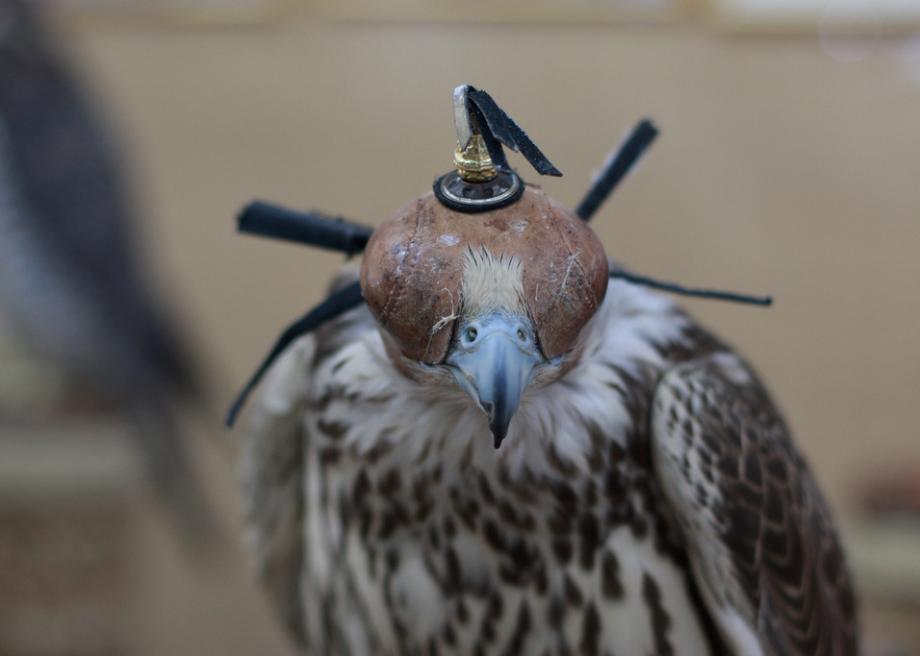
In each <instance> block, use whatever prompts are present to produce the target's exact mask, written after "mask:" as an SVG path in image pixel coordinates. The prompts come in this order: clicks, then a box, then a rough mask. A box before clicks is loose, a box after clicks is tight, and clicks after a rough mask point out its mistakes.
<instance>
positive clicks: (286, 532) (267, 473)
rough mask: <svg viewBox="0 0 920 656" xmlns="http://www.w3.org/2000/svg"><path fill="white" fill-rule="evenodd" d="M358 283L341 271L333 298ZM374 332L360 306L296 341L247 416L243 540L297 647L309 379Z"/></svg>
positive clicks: (350, 271)
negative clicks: (339, 352) (325, 362)
mask: <svg viewBox="0 0 920 656" xmlns="http://www.w3.org/2000/svg"><path fill="white" fill-rule="evenodd" d="M357 279H358V274H357V269H355V268H354V267H350V266H349V267H345V268H344V269H343V271H342V272H341V273H340V274H339V275H338V276H337V277H336V279H335V280H334V281H333V283H332V285H331V288H330V292H335V291H337V290H339V289H342V288H343V287H345V286H347V285H349V284H351V283H352V282H354V281H355V280H357ZM372 327H373V319H372V318H371V316H370V312H368V310H367V307H366V306H365V305H363V304H362V305H361V306H359V307H357V308H355V309H353V310H351V311H349V312H346V313H344V314H343V315H341V316H340V317H339V318H337V319H335V320H333V321H330V322H329V323H328V324H326V325H324V326H322V327H321V328H320V329H319V330H317V331H316V333H314V334H310V335H306V336H305V337H302V338H300V339H299V340H298V341H296V342H294V343H293V344H292V345H291V346H290V347H289V348H288V350H287V351H286V352H285V353H284V354H283V355H282V356H281V357H280V358H279V359H278V361H277V362H275V364H274V365H273V366H272V368H271V370H269V372H268V374H267V375H266V377H265V380H264V381H263V383H262V389H261V392H260V394H259V397H258V398H257V399H256V402H255V403H253V404H252V408H251V410H250V411H249V413H248V417H247V421H246V428H245V438H244V439H245V445H244V454H243V477H242V478H243V499H244V504H245V508H244V510H245V521H246V532H247V539H248V541H249V546H250V547H251V551H252V552H253V553H254V554H255V558H256V565H257V568H258V573H259V578H260V579H261V582H262V584H263V586H264V587H265V589H266V591H267V592H268V595H269V598H270V600H271V602H272V604H273V605H274V606H275V610H276V612H277V613H278V614H279V615H280V616H281V619H282V620H283V622H284V624H285V626H286V627H287V629H288V630H289V631H290V633H291V634H292V635H293V636H294V638H295V640H296V641H297V642H298V644H300V645H301V646H303V645H305V644H306V634H305V628H304V608H303V601H302V597H301V593H300V585H301V572H302V563H303V560H304V557H305V555H306V554H305V544H304V527H305V525H306V521H305V517H304V484H305V481H304V450H305V446H306V444H307V441H308V440H309V439H310V438H309V435H308V432H307V430H306V420H305V417H306V415H307V414H308V413H309V412H310V406H309V398H310V396H309V395H310V391H311V385H312V384H313V381H312V372H313V371H314V370H315V368H316V366H317V364H318V362H319V361H320V360H322V359H323V358H324V357H327V356H328V355H329V354H331V353H333V352H335V351H337V350H338V349H339V348H341V347H342V346H344V345H345V344H347V343H349V342H351V341H353V340H354V339H356V338H357V336H358V335H359V334H360V333H362V332H364V331H366V330H368V329H372Z"/></svg>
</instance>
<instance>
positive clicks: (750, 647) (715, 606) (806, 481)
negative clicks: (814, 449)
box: [651, 351, 858, 656]
mask: <svg viewBox="0 0 920 656" xmlns="http://www.w3.org/2000/svg"><path fill="white" fill-rule="evenodd" d="M651 415H652V416H651V432H652V456H653V463H654V468H655V475H656V478H657V480H658V483H659V485H660V487H661V488H662V491H663V493H664V497H665V499H666V501H667V504H668V506H669V510H670V511H671V514H672V515H673V517H674V518H675V519H676V521H677V524H678V525H679V527H680V530H681V533H682V535H683V538H684V541H685V544H686V548H687V551H688V554H689V556H690V561H691V564H692V568H693V576H694V579H695V580H696V582H697V585H698V586H699V588H700V589H701V592H702V596H703V599H704V603H705V604H706V606H707V608H708V610H709V612H710V614H711V615H712V617H713V619H714V620H715V622H716V625H717V627H718V629H719V631H720V633H721V634H722V636H723V639H724V640H725V641H726V642H727V644H728V645H730V646H731V648H732V651H733V652H734V653H735V654H739V655H740V654H744V655H746V656H754V655H757V654H762V655H764V656H795V655H803V656H804V655H805V654H807V655H809V656H819V655H823V654H827V655H834V656H845V655H846V656H848V655H850V654H854V655H855V654H856V653H857V652H858V638H857V627H856V619H855V616H856V611H855V601H854V594H853V590H852V587H851V583H850V579H849V574H848V572H847V569H846V564H845V562H844V556H843V552H842V549H841V546H840V543H839V540H838V537H837V534H836V531H835V529H834V525H833V520H832V517H831V514H830V511H829V509H828V506H827V504H826V502H825V500H824V498H823V496H822V495H821V492H820V490H819V489H818V486H817V484H816V482H815V480H814V478H813V477H812V474H811V472H810V471H809V470H808V466H807V464H806V463H805V461H804V460H803V458H802V456H801V455H800V454H799V452H798V451H797V450H796V448H795V446H794V445H793V443H792V439H791V437H790V435H789V431H788V429H787V427H786V425H785V422H784V421H783V419H782V417H781V416H780V414H779V412H778V411H777V410H776V408H775V406H774V405H773V403H772V401H771V400H770V398H769V396H768V394H767V392H766V390H765V388H764V387H763V385H762V384H761V383H760V381H759V380H758V379H757V377H756V375H755V374H754V373H753V372H752V371H751V370H750V369H749V368H748V367H747V365H746V364H744V363H743V362H742V361H741V360H740V359H739V358H738V357H737V356H735V355H734V354H732V353H730V352H728V351H721V352H717V353H714V354H712V355H708V356H706V357H702V358H699V359H696V360H692V361H689V362H685V363H683V364H680V365H678V366H676V367H674V368H673V369H671V370H670V371H668V372H667V373H665V375H664V376H663V377H662V379H661V381H660V382H659V384H658V386H657V390H656V393H655V399H654V405H653V409H652V413H651Z"/></svg>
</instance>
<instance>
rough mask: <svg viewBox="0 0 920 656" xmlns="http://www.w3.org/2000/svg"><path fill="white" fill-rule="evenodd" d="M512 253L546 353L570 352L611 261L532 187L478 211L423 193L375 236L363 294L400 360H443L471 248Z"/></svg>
mask: <svg viewBox="0 0 920 656" xmlns="http://www.w3.org/2000/svg"><path fill="white" fill-rule="evenodd" d="M480 246H481V247H485V248H487V249H488V250H489V251H491V252H492V253H494V254H496V255H498V254H504V255H507V256H514V257H517V258H518V259H520V261H521V263H522V267H523V283H524V295H525V302H526V304H527V308H528V311H529V313H530V318H531V319H532V321H533V322H534V327H535V328H536V331H537V336H538V338H539V340H540V346H541V348H542V350H543V354H544V355H545V356H546V357H547V358H553V357H556V356H558V355H562V354H563V353H566V352H567V351H569V350H570V349H571V348H572V347H573V346H574V344H575V340H576V338H577V337H578V334H579V332H580V331H581V328H582V327H583V326H584V325H585V324H586V323H587V322H588V320H589V319H590V318H591V317H592V316H593V315H594V312H595V311H596V310H597V307H598V306H599V305H600V303H601V301H602V300H603V298H604V294H605V292H606V290H607V279H608V268H607V257H606V255H605V254H604V249H603V246H602V245H601V243H600V241H599V240H598V238H597V237H596V236H595V234H594V232H593V231H592V230H591V229H590V228H589V227H588V226H587V225H586V224H585V222H583V221H581V220H580V219H579V218H578V217H576V216H575V215H574V214H572V213H571V212H570V211H569V210H567V209H565V208H564V207H562V206H561V205H560V204H559V203H557V202H556V201H554V200H552V199H551V198H549V197H548V196H546V194H544V193H543V190H542V189H540V188H538V187H530V186H528V187H527V188H526V189H525V191H524V194H523V196H522V197H521V199H520V200H519V201H517V202H516V203H514V204H513V205H510V206H508V207H504V208H501V209H496V210H492V211H488V212H483V213H480V214H464V213H461V212H457V211H454V210H452V209H449V208H447V207H445V206H443V205H442V204H441V203H440V202H438V200H437V199H436V198H435V196H434V194H432V193H428V194H426V195H424V196H422V197H421V198H418V199H415V200H413V201H411V202H410V203H408V204H407V205H405V206H404V207H403V208H402V209H400V210H399V211H398V212H396V214H394V215H393V216H392V217H390V218H389V219H387V220H386V221H385V222H384V223H383V224H382V225H381V226H380V227H379V228H377V229H376V230H375V231H374V234H373V236H372V237H371V239H370V241H369V242H368V245H367V249H366V251H365V254H364V260H363V263H362V267H361V291H362V294H363V296H364V299H365V300H366V301H367V304H368V307H370V309H371V312H372V313H373V314H374V316H375V317H376V319H377V321H378V323H379V324H380V326H381V327H382V328H383V329H384V330H386V331H387V333H388V334H389V335H390V336H391V337H392V338H393V340H394V341H395V343H396V345H397V346H398V347H399V349H400V350H401V351H402V353H403V355H405V356H406V357H408V358H411V359H413V360H417V361H419V362H425V363H429V364H434V363H439V362H441V361H443V360H444V358H445V357H446V355H447V349H448V346H449V344H450V339H451V335H452V332H453V325H454V322H455V321H456V319H457V317H458V316H459V315H460V313H461V311H462V299H461V292H460V288H461V281H462V278H463V271H462V267H463V256H464V251H465V250H466V249H467V248H475V247H480Z"/></svg>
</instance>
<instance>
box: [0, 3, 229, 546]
mask: <svg viewBox="0 0 920 656" xmlns="http://www.w3.org/2000/svg"><path fill="white" fill-rule="evenodd" d="M36 4H38V3H34V2H30V1H29V0H0V313H2V315H3V316H2V317H0V318H2V319H3V320H4V323H7V324H8V325H9V328H10V329H11V332H12V333H13V335H14V336H15V337H16V338H18V339H17V341H18V342H19V343H20V344H21V345H22V346H23V347H25V348H27V349H28V350H29V351H31V353H32V354H33V355H35V356H36V357H37V358H41V359H42V360H43V361H45V362H46V363H47V364H50V365H51V366H52V367H53V368H55V369H56V370H57V371H58V372H59V373H60V374H61V377H62V379H63V380H64V382H65V383H66V386H67V390H68V392H69V393H70V394H71V396H73V397H74V399H73V400H76V401H77V402H78V404H79V405H80V406H81V407H83V406H86V404H87V401H88V402H89V403H90V405H91V407H93V408H94V409H96V408H97V406H101V407H99V409H101V410H105V411H108V412H111V413H112V414H115V415H117V416H119V417H123V418H124V420H125V423H126V424H128V425H129V426H130V427H131V428H132V429H133V430H132V435H131V437H132V438H133V439H134V440H135V443H136V444H137V446H138V450H139V452H140V454H141V457H142V458H143V460H144V464H145V467H146V472H147V475H148V477H149V479H150V481H151V483H153V485H154V486H155V488H156V491H157V492H158V494H159V496H160V498H161V499H162V500H163V501H164V502H165V504H166V505H167V507H168V509H169V511H170V514H171V517H173V518H175V520H176V521H177V527H178V528H181V529H182V530H183V535H186V536H188V537H189V538H192V539H193V540H198V541H201V540H208V539H212V538H213V537H216V536H217V533H216V532H215V531H216V525H214V523H213V519H212V517H211V514H210V511H209V510H208V507H207V506H208V504H206V503H204V502H203V501H202V499H203V494H202V490H201V486H200V484H199V482H198V480H197V479H196V476H195V474H194V470H193V468H192V466H191V463H189V462H188V456H187V454H186V441H187V440H186V438H185V437H184V435H183V432H184V429H183V428H182V425H181V424H182V422H181V421H180V414H181V412H182V410H181V408H182V406H183V405H185V404H188V405H193V406H196V407H203V406H204V405H205V404H206V400H205V399H206V396H207V392H206V390H205V385H204V384H203V382H202V381H201V380H200V379H199V375H198V372H197V368H196V367H195V365H194V364H193V358H192V357H191V356H190V354H189V353H188V350H187V348H186V344H185V340H184V337H183V335H182V334H181V331H180V330H179V329H178V326H177V325H176V322H175V320H174V315H173V314H172V312H171V309H170V308H168V307H167V305H166V303H164V302H163V299H162V298H161V297H160V296H159V295H158V294H157V293H156V291H155V289H154V288H153V285H151V283H150V276H149V272H148V271H147V269H146V267H145V266H144V262H143V260H144V257H143V255H144V254H143V252H142V250H143V249H142V248H141V247H142V246H143V244H141V243H139V240H138V235H137V234H136V228H137V226H136V223H135V221H136V219H137V214H138V212H137V210H136V208H135V207H134V204H133V203H132V202H131V199H130V194H129V192H128V189H127V187H128V186H129V185H128V184H127V183H126V181H125V179H124V175H123V170H122V169H123V166H122V164H121V162H120V161H119V159H118V157H117V155H118V152H117V151H118V148H117V145H116V144H115V142H114V140H113V139H112V138H111V137H112V135H111V134H110V132H109V131H108V129H107V127H108V125H107V124H106V123H105V122H104V121H102V120H100V117H99V115H98V113H97V111H96V109H97V108H96V106H95V104H94V102H93V97H92V96H91V95H90V94H87V93H86V92H85V89H84V87H83V86H82V85H81V84H80V80H79V78H78V77H77V76H76V75H75V74H74V73H73V71H72V70H71V67H70V66H69V65H68V61H67V59H66V55H65V54H64V53H63V52H62V51H61V48H59V47H58V43H57V41H56V39H55V36H54V35H53V34H52V33H50V31H49V30H48V29H47V26H46V24H45V21H44V20H43V18H44V16H43V14H42V13H41V12H40V11H39V10H40V9H41V8H40V7H36V6H35V5H36ZM73 400H71V401H70V402H71V404H73Z"/></svg>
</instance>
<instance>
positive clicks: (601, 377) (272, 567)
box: [245, 141, 857, 656]
mask: <svg viewBox="0 0 920 656" xmlns="http://www.w3.org/2000/svg"><path fill="white" fill-rule="evenodd" d="M462 143H463V142H462V141H461V144H462ZM608 274H609V271H608V261H607V259H606V256H605V255H604V251H603V248H602V247H601V245H600V243H599V242H598V240H597V238H596V237H595V236H594V234H593V233H592V232H591V231H590V229H589V228H588V227H587V225H586V223H585V222H584V221H582V220H581V219H580V218H578V217H577V216H575V215H573V214H572V213H570V212H569V211H568V210H566V209H564V208H563V207H561V206H560V205H558V204H557V203H555V202H554V201H552V200H551V199H549V198H548V197H547V196H546V195H545V194H544V193H543V192H542V191H541V190H539V189H538V188H534V187H526V188H525V189H524V190H523V192H522V194H521V195H520V196H519V198H518V199H517V200H516V201H515V202H513V203H510V204H508V205H505V206H501V207H494V208H490V209H487V210H486V211H480V212H476V213H467V212H463V211H456V210H455V209H453V208H451V207H448V206H446V205H445V204H444V202H443V201H442V199H441V198H439V195H435V194H428V195H426V196H423V197H422V198H420V199H417V200H415V201H413V202H411V203H410V204H408V205H407V206H406V207H405V208H403V209H402V210H400V212H398V213H397V214H396V215H395V216H393V217H391V218H390V219H389V220H387V221H386V222H385V223H384V224H383V225H382V226H381V227H379V228H378V229H377V230H376V231H375V232H374V234H373V236H372V237H371V239H370V242H369V243H368V244H367V250H366V252H365V256H364V259H363V263H362V270H361V274H360V284H361V295H362V296H363V298H364V300H365V301H366V306H360V307H356V308H354V309H352V310H350V311H348V312H346V313H344V314H342V315H341V316H339V317H337V318H335V319H333V320H331V321H328V322H326V323H325V324H324V325H323V326H322V327H321V328H319V329H318V330H317V331H316V332H315V333H314V334H311V335H308V336H306V337H302V338H301V339H299V340H298V341H296V342H295V343H294V344H292V345H291V346H290V347H289V348H287V349H286V350H285V352H284V354H283V355H282V357H281V358H280V360H279V361H278V362H277V363H276V364H275V365H274V366H273V367H272V369H271V371H270V372H269V375H268V377H267V379H266V380H265V382H264V385H263V386H262V390H261V394H260V401H259V403H258V404H257V405H256V407H254V408H253V409H252V411H251V412H250V415H249V417H248V422H247V423H248V452H247V459H246V463H245V467H246V469H245V483H246V487H245V491H246V500H247V504H248V513H247V516H248V522H249V536H250V541H251V545H252V547H253V549H254V552H255V554H256V556H257V559H258V564H259V566H260V573H261V575H262V578H263V581H264V583H265V585H266V587H267V589H268V591H269V594H270V596H271V598H272V600H273V602H274V604H275V606H276V608H277V610H278V611H279V613H281V615H282V616H283V617H284V619H285V621H286V624H287V626H288V627H289V628H290V630H291V631H292V633H293V635H294V636H295V637H296V639H297V640H298V642H299V644H300V645H301V646H302V647H303V648H304V650H305V651H306V653H310V654H337V655H338V654H353V655H362V654H394V655H395V654H560V655H561V654H598V655H602V654H610V655H618V656H622V655H627V656H629V655H647V654H656V655H665V654H723V653H731V654H736V655H742V654H743V655H756V654H764V655H770V656H778V655H784V654H802V655H804V654H828V655H831V654H833V655H837V654H840V655H844V654H847V655H848V654H856V653H857V635H856V628H855V620H854V602H853V593H852V591H851V588H850V585H849V580H848V575H847V571H846V567H845V564H844V562H843V557H842V554H841V550H840V548H839V546H838V542H837V539H836V535H835V532H834V528H833V525H832V522H831V518H830V515H829V513H828V510H827V508H826V505H825V502H824V500H823V499H822V496H821V494H820V492H819V490H818V489H817V487H816V485H815V483H814V480H813V479H812V477H811V474H810V473H809V471H808V469H807V467H806V465H805V464H804V462H803V460H802V458H801V456H800V455H799V454H798V452H797V451H796V449H795V447H794V446H793V445H792V442H791V440H790V437H789V433H788V431H787V429H786V427H785V424H784V423H783V420H782V418H781V417H780V415H779V414H778V412H777V411H776V409H775V408H774V406H773V404H772V402H771V401H770V399H769V397H768V396H767V393H766V392H765V391H764V388H763V387H762V385H761V384H760V382H759V381H758V380H757V378H756V375H755V374H754V373H753V372H752V371H751V370H750V368H749V367H748V366H747V365H746V364H745V363H744V361H743V360H741V359H740V358H739V357H738V356H737V355H736V354H734V353H733V352H732V351H731V350H730V349H729V348H727V347H726V346H724V345H723V344H721V343H720V342H719V341H718V340H717V339H715V338H713V337H712V336H710V335H709V334H708V333H706V332H705V331H704V330H702V329H701V328H700V327H699V326H698V325H696V324H695V323H694V322H693V321H692V319H690V318H689V317H688V316H687V315H686V314H685V313H683V312H682V311H681V310H680V309H679V308H678V307H677V306H676V305H675V304H673V303H672V302H671V301H669V300H667V299H666V298H664V297H662V296H659V295H657V294H655V293H652V292H650V291H647V290H646V289H644V288H643V287H641V286H639V285H636V284H632V283H629V282H625V281H622V280H614V281H613V282H611V283H610V284H609V285H608V284H607V281H608ZM355 278H356V273H355V272H354V271H353V270H349V271H346V272H345V273H344V274H343V275H342V276H340V278H339V279H338V280H337V281H336V283H334V290H333V291H335V289H344V288H346V287H347V286H348V285H353V284H354V282H355Z"/></svg>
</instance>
